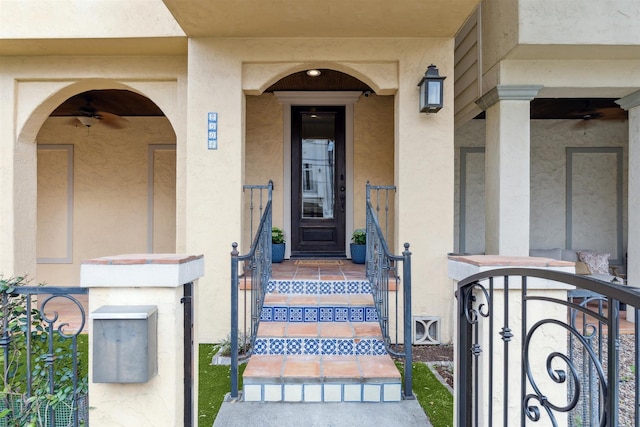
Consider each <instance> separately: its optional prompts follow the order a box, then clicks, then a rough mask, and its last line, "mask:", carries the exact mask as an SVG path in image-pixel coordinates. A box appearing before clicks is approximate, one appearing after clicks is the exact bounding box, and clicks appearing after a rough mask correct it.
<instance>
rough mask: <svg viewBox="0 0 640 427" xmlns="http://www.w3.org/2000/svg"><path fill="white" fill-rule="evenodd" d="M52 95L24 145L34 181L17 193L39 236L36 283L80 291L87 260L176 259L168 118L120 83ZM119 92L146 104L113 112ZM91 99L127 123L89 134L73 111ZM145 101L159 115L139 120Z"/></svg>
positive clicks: (29, 253)
mask: <svg viewBox="0 0 640 427" xmlns="http://www.w3.org/2000/svg"><path fill="white" fill-rule="evenodd" d="M52 89H53V90H52V91H51V92H49V93H46V94H45V93H42V94H41V98H39V100H40V102H39V104H37V107H34V108H33V110H32V113H31V114H30V115H29V116H28V117H27V118H26V120H25V122H24V126H22V131H21V133H20V138H19V139H18V142H17V146H18V148H19V151H21V152H22V153H23V154H24V159H25V161H24V162H22V164H23V165H26V169H28V170H29V174H28V175H27V176H28V177H29V179H26V180H24V181H21V182H18V181H16V183H15V187H20V188H16V191H17V192H18V191H20V192H23V193H24V194H25V197H24V202H23V203H21V204H20V205H21V206H20V209H21V210H23V211H25V212H28V214H27V219H26V220H21V221H22V225H21V226H22V227H23V228H24V229H31V230H34V231H33V232H32V234H31V236H29V237H30V239H27V240H29V241H30V243H29V245H28V247H27V245H25V247H27V249H28V250H23V252H22V253H21V254H20V255H21V256H22V257H23V258H24V261H23V262H24V264H25V265H30V267H31V268H29V269H28V270H27V271H28V272H29V273H30V275H31V276H33V274H34V273H35V275H36V277H37V281H38V282H46V283H49V284H55V285H71V286H73V285H78V284H79V281H80V264H81V262H82V261H83V260H85V259H90V258H95V257H99V256H106V255H114V254H120V253H145V252H156V253H159V252H171V253H173V252H175V250H176V133H175V131H174V127H173V126H172V123H171V122H170V120H169V118H168V117H166V116H165V114H164V113H163V112H162V110H161V108H160V107H159V105H158V104H156V103H155V102H154V101H153V100H152V98H151V97H150V96H149V97H147V96H144V95H143V93H142V92H143V91H141V90H136V89H135V88H133V87H130V86H127V85H123V84H121V83H118V82H112V81H106V80H96V79H91V80H86V81H84V80H83V81H81V82H78V83H74V84H72V85H69V86H65V87H64V88H60V89H57V88H52ZM56 89H57V90H56ZM114 90H115V91H117V92H118V93H119V94H121V95H122V96H123V98H121V99H120V100H121V101H122V100H126V99H134V100H136V101H137V102H138V104H135V103H132V104H131V105H127V106H123V109H120V110H117V109H112V108H109V107H105V106H104V105H107V104H108V103H107V104H104V102H105V100H107V101H108V98H109V93H111V94H113V93H114ZM152 92H153V91H152ZM86 93H91V94H92V95H93V98H94V99H91V100H90V103H91V106H92V107H95V109H96V110H102V111H106V112H107V113H113V114H117V115H118V116H120V117H122V118H121V119H120V120H121V124H122V125H123V126H122V127H121V128H112V127H109V126H107V125H105V122H103V121H102V120H98V121H96V123H95V124H94V125H93V126H91V127H86V126H83V125H82V124H81V123H80V122H79V121H78V120H77V117H78V116H79V115H81V114H80V112H79V111H75V110H78V108H77V105H74V104H73V102H72V101H73V100H74V99H75V100H77V99H78V97H80V98H81V99H82V98H83V94H86ZM99 95H104V96H105V97H106V98H105V99H100V100H99V99H98V98H99ZM160 99H163V97H162V96H160ZM141 100H142V102H144V103H147V104H148V106H150V107H153V108H155V110H156V113H155V114H154V115H147V114H148V113H145V112H144V111H149V110H143V111H140V112H139V113H135V112H133V110H132V108H135V106H136V105H137V106H138V107H140V105H141V104H139V102H141ZM28 101H31V100H25V105H26V104H27V103H28ZM31 102H34V101H31ZM122 102H124V101H122ZM127 102H128V101H127ZM101 103H103V104H101ZM34 104H35V102H34ZM112 105H113V104H112ZM110 110H111V111H110ZM116 110H117V111H116ZM103 115H106V114H103ZM36 165H37V166H36ZM35 230H37V231H35Z"/></svg>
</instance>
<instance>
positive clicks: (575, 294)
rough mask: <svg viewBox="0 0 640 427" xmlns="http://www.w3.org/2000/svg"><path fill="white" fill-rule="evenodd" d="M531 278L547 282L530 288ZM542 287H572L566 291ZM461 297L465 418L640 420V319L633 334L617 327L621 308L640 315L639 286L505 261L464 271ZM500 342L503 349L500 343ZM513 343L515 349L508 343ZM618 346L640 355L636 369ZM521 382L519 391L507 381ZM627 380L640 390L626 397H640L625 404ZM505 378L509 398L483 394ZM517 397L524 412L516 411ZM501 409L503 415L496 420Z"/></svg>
mask: <svg viewBox="0 0 640 427" xmlns="http://www.w3.org/2000/svg"><path fill="white" fill-rule="evenodd" d="M533 279H535V280H544V281H548V284H546V285H545V286H543V287H538V289H536V290H535V291H531V290H530V289H529V288H530V286H529V285H528V281H530V280H533ZM496 283H499V284H500V286H497V285H496ZM514 283H515V284H516V285H515V286H514V285H513V284H514ZM565 285H571V286H565ZM574 287H575V290H573V289H574ZM540 289H567V294H568V296H567V298H566V299H564V298H560V297H559V296H558V294H556V295H552V296H550V295H548V294H544V292H542V294H541V292H540ZM498 291H499V292H498ZM456 295H457V297H458V315H457V316H458V327H459V330H458V338H457V339H458V343H459V345H458V355H457V359H458V367H457V369H458V376H457V383H456V387H455V389H456V398H457V399H458V405H457V408H458V414H457V416H458V425H461V426H462V425H463V426H484V425H498V424H500V423H501V425H503V426H507V425H515V424H516V423H517V424H520V425H525V423H541V424H545V425H547V424H550V425H554V426H556V425H560V426H562V425H567V426H570V427H578V426H584V425H591V426H596V425H598V426H618V425H639V424H638V420H639V419H640V415H639V413H638V412H639V411H638V408H639V407H638V390H639V389H640V386H639V384H640V381H639V376H638V372H637V370H636V369H635V366H638V365H637V362H638V361H639V359H640V357H639V355H638V348H639V347H640V346H639V344H638V340H637V336H638V323H635V324H634V326H633V328H634V330H633V334H629V335H624V336H622V335H620V329H619V315H620V313H619V310H618V307H619V303H620V302H625V303H626V307H627V312H628V311H629V310H632V311H633V313H634V317H635V318H636V319H640V316H639V315H638V310H637V309H636V308H635V307H640V290H638V289H635V288H632V287H627V286H621V285H617V284H614V283H607V282H602V281H599V280H595V279H591V278H589V277H584V276H577V275H574V274H568V273H562V272H557V271H549V270H538V269H524V268H507V269H498V270H493V271H487V272H483V273H479V274H476V275H473V276H471V277H468V278H466V279H464V280H463V281H461V282H460V283H459V284H458V290H457V292H456ZM510 306H512V307H516V309H515V310H510ZM498 307H499V308H500V309H499V310H498ZM498 314H499V315H500V317H496V316H497V315H498ZM516 325H519V326H516ZM623 338H624V339H623ZM498 340H500V341H502V343H503V344H501V345H500V347H498V346H497V345H494V344H493V343H494V341H496V342H500V341H498ZM623 343H624V344H623ZM508 344H512V345H514V344H515V345H517V346H518V348H517V349H516V348H512V349H511V351H509V346H508ZM514 350H515V351H514ZM621 351H625V352H627V358H626V359H625V360H633V361H635V362H636V364H635V365H634V369H630V367H629V366H620V363H619V353H620V352H621ZM631 353H632V354H631ZM629 356H631V357H629ZM510 358H511V360H510ZM514 359H515V360H514ZM502 363H503V364H504V365H503V366H499V365H498V364H502ZM623 369H624V370H626V371H625V372H626V373H625V374H624V375H622V376H621V375H620V372H621V371H622V370H623ZM517 372H518V378H515V377H514V375H516V373H517ZM518 382H519V383H520V393H514V389H513V387H512V388H511V389H509V388H508V387H507V384H513V385H515V384H517V383H518ZM625 382H632V383H634V384H633V386H634V387H633V389H634V390H635V396H634V397H633V399H624V400H633V402H635V404H634V403H631V404H628V407H627V408H624V409H623V408H621V404H622V403H621V399H619V396H620V395H621V394H620V387H621V384H623V383H625ZM501 386H502V387H503V390H502V392H503V394H504V395H503V396H502V398H497V399H493V398H488V399H487V398H486V396H494V387H501ZM495 389H496V390H497V389H499V388H495ZM626 393H628V392H625V395H626ZM482 399H484V400H482ZM514 400H515V402H518V405H517V406H519V407H520V411H519V413H518V412H517V411H515V412H514V411H513V410H512V409H509V408H510V407H514V404H515V402H514ZM625 405H626V403H625ZM499 412H502V414H503V419H502V421H501V422H494V420H493V417H494V415H496V414H498V413H499ZM527 425H528V424H527Z"/></svg>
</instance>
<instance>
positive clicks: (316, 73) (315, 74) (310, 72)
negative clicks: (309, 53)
mask: <svg viewBox="0 0 640 427" xmlns="http://www.w3.org/2000/svg"><path fill="white" fill-rule="evenodd" d="M320 74H322V73H321V72H320V70H307V76H309V77H318V76H319V75H320Z"/></svg>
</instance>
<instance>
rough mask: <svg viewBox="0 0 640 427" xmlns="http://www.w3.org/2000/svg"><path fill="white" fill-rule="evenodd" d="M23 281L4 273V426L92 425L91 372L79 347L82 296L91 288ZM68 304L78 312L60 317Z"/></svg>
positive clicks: (0, 282) (0, 343)
mask: <svg viewBox="0 0 640 427" xmlns="http://www.w3.org/2000/svg"><path fill="white" fill-rule="evenodd" d="M23 283H24V282H23V279H22V278H10V279H5V278H0V301H1V303H2V306H0V314H2V316H1V320H0V326H1V328H2V330H1V331H0V332H1V335H0V355H1V356H0V357H1V360H0V366H2V378H3V384H2V389H0V426H24V425H34V426H39V427H61V426H73V427H77V426H79V425H84V426H87V425H88V422H89V420H88V394H87V391H88V379H87V374H88V373H87V372H86V369H85V370H84V372H80V370H79V366H80V364H79V351H78V337H79V335H80V334H81V332H82V331H83V328H84V325H85V321H86V315H85V310H84V307H83V305H82V303H81V302H80V301H79V300H78V299H77V298H76V296H77V295H83V294H87V293H88V289H86V288H79V287H53V286H23ZM36 298H39V301H38V302H39V306H38V304H37V301H36ZM64 305H66V307H64V310H65V313H66V315H67V316H72V317H73V318H69V317H65V318H64V319H61V318H60V316H59V313H58V311H56V310H60V309H62V308H63V306H64ZM69 321H73V322H74V326H73V327H71V326H70V325H69ZM82 357H83V358H84V360H85V361H86V360H87V357H88V355H87V354H83V355H82ZM83 366H84V367H85V368H86V362H85V363H84V364H83Z"/></svg>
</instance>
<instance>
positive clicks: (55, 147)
mask: <svg viewBox="0 0 640 427" xmlns="http://www.w3.org/2000/svg"><path fill="white" fill-rule="evenodd" d="M37 150H38V151H39V150H50V151H66V152H67V254H66V256H65V257H64V258H37V259H36V263H37V264H73V197H74V196H73V144H38V146H37Z"/></svg>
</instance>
